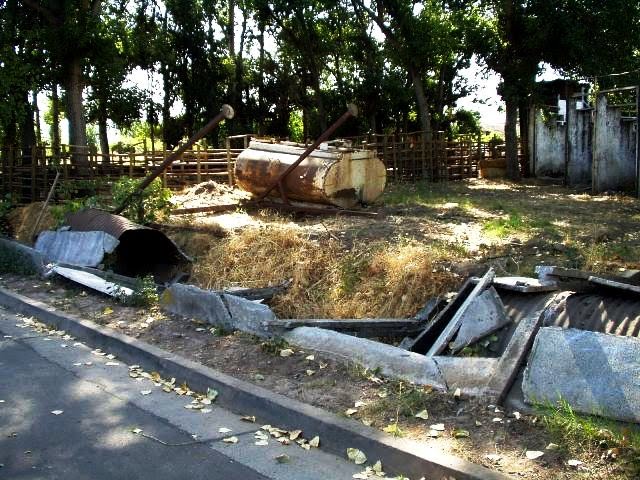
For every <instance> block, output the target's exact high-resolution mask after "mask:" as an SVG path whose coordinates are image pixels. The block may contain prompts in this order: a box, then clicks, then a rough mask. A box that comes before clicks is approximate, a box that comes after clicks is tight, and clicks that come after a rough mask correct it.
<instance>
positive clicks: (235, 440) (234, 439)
mask: <svg viewBox="0 0 640 480" xmlns="http://www.w3.org/2000/svg"><path fill="white" fill-rule="evenodd" d="M222 441H223V442H225V443H238V437H226V438H223V439H222Z"/></svg>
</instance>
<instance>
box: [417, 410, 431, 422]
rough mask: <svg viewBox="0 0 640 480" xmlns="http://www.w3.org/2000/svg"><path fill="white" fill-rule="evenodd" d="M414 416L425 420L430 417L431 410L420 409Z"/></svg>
mask: <svg viewBox="0 0 640 480" xmlns="http://www.w3.org/2000/svg"><path fill="white" fill-rule="evenodd" d="M414 417H418V418H422V419H423V420H428V419H429V412H427V411H426V410H420V411H419V412H418V413H416V414H415V415H414Z"/></svg>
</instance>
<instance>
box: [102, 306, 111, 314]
mask: <svg viewBox="0 0 640 480" xmlns="http://www.w3.org/2000/svg"><path fill="white" fill-rule="evenodd" d="M112 313H113V308H111V307H107V308H105V309H104V310H103V311H102V314H103V315H111V314H112Z"/></svg>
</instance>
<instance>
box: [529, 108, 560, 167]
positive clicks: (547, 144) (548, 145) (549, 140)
mask: <svg viewBox="0 0 640 480" xmlns="http://www.w3.org/2000/svg"><path fill="white" fill-rule="evenodd" d="M565 130H566V125H564V124H563V123H561V122H558V121H556V116H555V115H551V116H550V117H549V116H548V115H545V114H544V112H543V110H542V109H537V110H536V114H535V137H534V139H535V156H534V157H533V158H534V163H533V164H534V165H535V167H534V168H535V170H534V173H535V175H536V177H563V176H564V172H565V153H566V152H565V148H566V145H565V143H566V142H565V139H566V131H565Z"/></svg>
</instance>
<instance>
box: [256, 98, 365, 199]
mask: <svg viewBox="0 0 640 480" xmlns="http://www.w3.org/2000/svg"><path fill="white" fill-rule="evenodd" d="M357 116H358V107H356V106H355V105H354V104H353V103H350V104H349V105H347V111H346V112H344V113H343V114H342V116H341V117H340V118H339V119H338V120H336V121H335V123H334V124H333V125H331V126H330V127H329V128H327V130H326V131H325V132H324V133H323V134H322V135H320V136H319V137H318V138H317V139H316V141H315V142H313V144H312V145H311V146H309V147H308V148H307V149H306V150H305V151H304V153H303V154H302V155H300V158H298V160H296V161H295V162H293V163H292V164H291V165H289V168H287V169H286V170H285V171H284V172H282V174H281V175H280V176H279V177H278V178H277V179H276V180H275V181H274V182H273V183H272V184H271V186H270V187H269V188H267V189H266V190H265V191H264V192H263V193H262V194H261V195H260V196H259V197H258V198H257V199H256V201H260V200H262V199H263V198H265V197H266V196H267V195H269V194H270V193H271V191H272V190H273V189H274V188H276V187H280V195H281V196H282V197H283V200H285V199H286V195H285V193H284V187H283V186H282V181H283V180H284V179H285V178H287V176H288V175H289V174H290V173H291V172H293V170H295V168H296V167H297V166H298V165H300V164H301V163H302V161H303V160H304V159H305V158H307V157H308V156H309V155H311V152H313V151H314V150H315V149H316V148H318V147H319V146H320V144H321V143H322V142H324V141H325V140H327V139H328V138H329V137H330V136H331V135H332V134H333V133H334V132H335V131H336V130H337V129H338V128H339V127H340V126H342V124H343V123H344V122H346V121H347V120H349V119H350V118H351V117H357Z"/></svg>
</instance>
